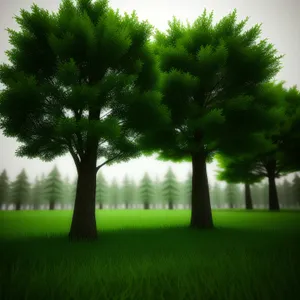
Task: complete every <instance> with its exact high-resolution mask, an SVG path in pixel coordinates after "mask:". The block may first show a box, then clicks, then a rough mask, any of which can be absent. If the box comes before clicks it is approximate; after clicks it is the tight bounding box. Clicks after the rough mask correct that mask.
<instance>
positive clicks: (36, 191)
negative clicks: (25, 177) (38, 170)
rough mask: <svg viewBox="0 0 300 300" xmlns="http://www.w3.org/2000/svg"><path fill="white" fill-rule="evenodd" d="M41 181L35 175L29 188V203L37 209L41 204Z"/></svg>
mask: <svg viewBox="0 0 300 300" xmlns="http://www.w3.org/2000/svg"><path fill="white" fill-rule="evenodd" d="M42 188H43V186H42V181H41V180H40V179H39V178H38V176H36V177H35V181H34V184H33V186H32V189H31V199H30V203H31V204H32V205H33V209H34V210H37V209H39V207H40V205H41V199H42V198H41V196H42V193H43V191H42Z"/></svg>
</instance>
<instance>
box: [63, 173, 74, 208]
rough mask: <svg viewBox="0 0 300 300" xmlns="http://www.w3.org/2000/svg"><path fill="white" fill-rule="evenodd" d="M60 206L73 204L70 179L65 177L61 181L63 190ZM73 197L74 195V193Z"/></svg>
mask: <svg viewBox="0 0 300 300" xmlns="http://www.w3.org/2000/svg"><path fill="white" fill-rule="evenodd" d="M62 194H63V196H62V198H61V205H63V206H65V205H66V204H71V203H72V202H73V199H74V198H75V197H74V198H73V184H72V183H71V182H70V178H69V177H68V176H66V177H65V178H64V179H63V189H62ZM74 195H75V193H74Z"/></svg>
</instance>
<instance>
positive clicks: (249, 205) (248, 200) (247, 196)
mask: <svg viewBox="0 0 300 300" xmlns="http://www.w3.org/2000/svg"><path fill="white" fill-rule="evenodd" d="M245 205H246V209H253V204H252V196H251V189H250V184H249V183H245Z"/></svg>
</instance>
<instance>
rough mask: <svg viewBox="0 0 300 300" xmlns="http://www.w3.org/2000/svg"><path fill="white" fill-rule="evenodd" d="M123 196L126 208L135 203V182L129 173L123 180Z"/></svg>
mask: <svg viewBox="0 0 300 300" xmlns="http://www.w3.org/2000/svg"><path fill="white" fill-rule="evenodd" d="M122 198H123V199H122V203H124V204H125V208H128V206H129V204H133V202H134V200H135V184H134V182H133V180H130V178H129V176H128V175H127V174H126V175H125V177H124V180H123V186H122Z"/></svg>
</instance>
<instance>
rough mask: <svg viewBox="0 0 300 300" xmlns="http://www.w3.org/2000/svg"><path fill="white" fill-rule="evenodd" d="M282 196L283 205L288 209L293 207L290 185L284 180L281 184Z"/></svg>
mask: <svg viewBox="0 0 300 300" xmlns="http://www.w3.org/2000/svg"><path fill="white" fill-rule="evenodd" d="M282 187H283V196H284V203H285V204H286V206H287V207H288V208H290V207H291V206H293V205H294V203H293V194H292V185H291V183H290V182H288V181H287V180H286V179H284V181H283V184H282Z"/></svg>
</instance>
